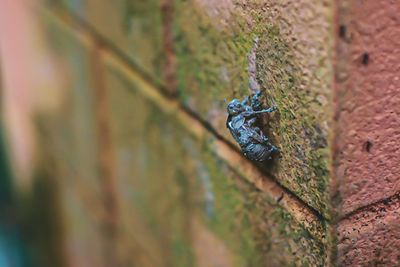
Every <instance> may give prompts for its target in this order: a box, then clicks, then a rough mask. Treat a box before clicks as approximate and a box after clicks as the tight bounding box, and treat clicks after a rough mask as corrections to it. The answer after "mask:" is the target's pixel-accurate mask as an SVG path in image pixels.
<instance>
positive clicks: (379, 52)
mask: <svg viewBox="0 0 400 267" xmlns="http://www.w3.org/2000/svg"><path fill="white" fill-rule="evenodd" d="M345 4H346V2H345V1H343V3H342V6H345ZM399 12H400V4H399V3H398V2H396V1H354V2H351V3H348V7H347V8H345V7H343V8H342V12H341V14H342V18H341V22H340V23H341V24H342V35H343V36H342V38H340V40H339V52H338V57H339V58H340V59H339V60H340V61H339V72H338V77H337V79H338V87H337V90H338V91H337V95H338V96H337V97H338V107H337V109H338V125H339V126H338V127H339V129H338V134H339V135H338V136H337V140H339V141H338V142H337V145H338V147H337V149H338V152H339V153H340V154H339V155H338V173H337V178H338V181H337V182H338V185H339V194H340V198H341V200H342V201H341V204H340V208H339V212H340V213H343V214H346V213H348V212H351V211H353V210H355V209H357V208H359V207H362V206H365V205H369V204H371V203H374V202H376V201H378V200H382V199H385V198H387V197H390V196H392V195H394V194H395V193H396V192H399V190H400V180H399V179H398V178H399V173H400V164H399V162H400V149H399V146H398V144H399V138H400V105H399V103H400V95H399V92H400V74H399V72H400V65H399V63H398V62H399V59H400V58H399V54H400V46H399V44H400V43H399V40H400V30H399V29H400V17H399V15H398V14H399Z"/></svg>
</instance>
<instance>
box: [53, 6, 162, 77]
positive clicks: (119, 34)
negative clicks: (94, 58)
mask: <svg viewBox="0 0 400 267" xmlns="http://www.w3.org/2000/svg"><path fill="white" fill-rule="evenodd" d="M49 2H50V3H52V4H53V5H55V6H61V7H62V8H63V9H65V10H67V11H68V12H69V13H71V14H72V15H73V16H76V17H78V18H80V19H82V20H83V21H84V22H85V23H87V24H88V25H89V27H90V28H92V29H93V30H94V31H95V32H96V33H97V34H100V35H101V38H103V39H104V40H106V41H107V42H108V43H109V44H110V45H111V46H112V47H113V48H116V49H117V51H119V52H121V56H122V57H126V58H127V59H128V60H130V61H131V62H133V65H136V66H138V67H139V69H141V70H142V71H143V72H144V73H146V74H147V75H150V76H151V77H152V78H153V80H154V81H156V82H159V83H161V82H162V81H163V80H164V79H163V75H164V74H163V71H162V70H163V67H164V66H165V64H167V63H166V61H165V60H166V59H165V55H164V42H163V37H162V36H163V26H162V25H163V24H162V9H161V1H160V0H146V1H134V0H117V1H105V0H101V1H99V0H79V1H63V0H50V1H49Z"/></svg>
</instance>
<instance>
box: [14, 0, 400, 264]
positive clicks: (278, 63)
mask: <svg viewBox="0 0 400 267" xmlns="http://www.w3.org/2000/svg"><path fill="white" fill-rule="evenodd" d="M364 2H365V3H366V4H365V3H364ZM336 4H337V6H336ZM21 6H24V9H25V11H26V12H29V13H30V14H31V16H32V18H34V20H33V24H34V25H35V27H33V30H34V32H30V31H29V30H25V32H23V33H25V35H24V36H26V38H27V40H29V41H30V42H31V43H32V46H35V47H40V49H39V50H40V53H38V54H37V55H36V54H35V57H36V58H35V60H34V61H33V63H32V62H31V63H32V65H29V66H30V67H31V68H34V69H35V70H36V72H35V73H44V74H45V75H42V76H40V79H42V80H40V81H41V82H38V83H35V84H34V86H31V87H32V90H31V91H32V92H37V94H38V95H40V97H36V98H34V100H32V101H31V100H29V101H27V102H28V103H30V105H31V106H29V108H30V113H29V115H30V116H29V117H28V116H27V115H25V116H27V117H26V118H25V121H28V122H29V127H28V128H29V129H33V130H34V131H33V133H32V132H27V133H24V134H25V135H26V136H27V137H29V138H32V139H33V140H35V141H34V145H32V147H31V149H33V152H32V153H31V154H32V155H34V157H33V156H32V158H33V162H32V165H33V166H34V168H33V171H32V175H30V176H29V175H28V176H27V177H30V179H31V183H30V184H31V185H32V188H31V190H21V191H20V195H21V196H20V198H21V199H22V200H21V205H22V206H23V207H24V209H25V210H29V209H33V208H37V207H38V206H40V203H43V202H46V203H47V204H48V205H47V206H46V207H45V208H44V209H43V213H41V215H42V216H43V217H44V218H45V219H44V221H45V222H46V223H45V224H44V225H40V221H38V219H37V216H35V214H34V213H32V212H26V214H25V213H24V216H23V217H24V219H23V223H24V225H31V228H29V229H39V230H38V231H36V232H35V234H34V235H32V236H29V242H31V243H32V244H34V243H35V242H40V244H41V246H39V248H38V249H37V250H36V251H35V252H36V253H35V255H37V256H36V259H35V260H36V261H37V262H38V263H39V265H40V266H204V267H208V266H329V265H333V264H338V265H343V266H357V265H360V266H364V265H366V266H370V265H374V264H380V263H385V264H386V265H388V266H395V265H396V264H397V261H398V258H397V255H398V250H396V249H392V248H396V247H397V245H398V244H397V243H398V242H397V239H396V238H395V237H396V236H398V234H399V229H398V226H397V224H396V221H397V220H398V219H399V218H398V203H399V201H398V186H397V184H398V179H397V177H396V175H397V173H396V171H397V170H398V164H396V161H398V157H399V154H398V151H399V150H398V149H397V147H396V141H397V140H396V139H398V135H399V132H398V130H399V127H398V126H399V125H398V124H399V121H398V117H399V116H398V115H399V114H398V112H397V111H398V105H396V101H398V96H397V95H396V92H397V89H398V87H399V79H398V77H397V72H398V70H397V69H398V64H397V62H396V59H397V58H396V55H397V54H398V53H397V52H398V51H397V50H398V47H397V46H398V40H397V39H400V37H398V23H399V20H398V15H397V13H398V12H397V11H399V10H398V8H399V5H398V4H395V3H393V2H390V1H381V2H380V1H376V2H373V1H362V2H361V1H354V2H347V1H338V2H336V3H334V2H332V1H314V0H310V1H305V0H301V1H290V0H286V1H275V0H251V1H241V0H188V1H183V0H149V1H135V0H116V1H99V0H81V1H79V0H78V1H64V0H47V1H44V0H43V1H35V2H34V3H33V2H32V3H30V4H27V3H25V4H24V5H21ZM377 10H379V12H377ZM396 12H397V13H396ZM335 14H336V15H337V18H336V19H337V20H335V19H334V16H335ZM371 21H374V22H376V23H372V24H371ZM336 29H337V32H336ZM33 30H32V31H33ZM23 33H22V34H23ZM28 33H29V34H28ZM335 53H336V54H335ZM44 59H45V60H44ZM43 62H46V63H47V64H43ZM35 64H36V65H35ZM50 69H51V71H49V70H50ZM25 71H26V72H29V68H28V67H26V68H25ZM46 73H47V74H48V75H46ZM51 77H52V79H53V78H54V77H55V78H54V79H56V82H54V81H52V82H51V83H49V82H45V80H46V79H50V78H51ZM31 78H32V80H35V77H31ZM37 79H39V78H37ZM258 89H261V90H262V92H263V95H264V100H265V103H266V104H268V105H269V106H272V105H276V106H277V108H278V111H277V112H275V113H273V114H271V115H270V116H269V117H267V118H266V120H265V131H266V132H268V135H269V137H270V138H271V139H272V142H273V143H274V144H276V145H277V146H278V147H279V150H280V153H279V154H277V155H275V156H274V158H273V160H272V161H271V162H270V163H269V164H253V163H252V162H249V161H248V160H247V159H245V158H244V157H243V156H242V155H241V154H240V153H239V152H238V151H237V145H236V144H235V143H234V140H233V139H232V138H231V136H230V134H229V133H228V131H227V129H226V127H225V120H226V116H227V114H226V111H225V106H226V104H225V103H224V99H227V100H230V99H232V98H241V97H244V96H246V95H248V94H250V93H251V92H254V91H256V90H258ZM30 97H31V98H32V96H31V95H30ZM28 98H29V97H28ZM11 132H12V131H11ZM14 132H15V131H14ZM331 140H332V141H331ZM21 146H22V147H23V144H22V145H21ZM11 150H12V147H11ZM17 167H18V166H17ZM27 184H29V183H27ZM48 192H52V193H51V194H49V193H48ZM29 203H33V204H29ZM46 211H47V212H46ZM35 218H36V219H35ZM48 226H51V227H54V228H51V227H50V228H49V227H48ZM46 234H50V235H51V236H53V238H49V239H46V238H43V237H46ZM333 234H334V235H335V236H333ZM54 237H57V238H54ZM334 242H337V243H334ZM49 249H52V250H51V251H52V253H51V255H53V257H46V253H47V252H48V251H49Z"/></svg>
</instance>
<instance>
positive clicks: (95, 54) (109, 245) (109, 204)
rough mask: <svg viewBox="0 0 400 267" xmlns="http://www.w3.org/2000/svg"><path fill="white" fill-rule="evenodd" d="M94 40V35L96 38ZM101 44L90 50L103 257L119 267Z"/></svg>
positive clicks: (108, 114) (114, 174) (112, 167)
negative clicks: (101, 207)
mask: <svg viewBox="0 0 400 267" xmlns="http://www.w3.org/2000/svg"><path fill="white" fill-rule="evenodd" d="M93 40H94V38H93ZM102 49H103V48H102V45H101V44H100V43H99V42H98V41H97V40H94V42H93V50H92V53H91V62H90V64H91V65H90V67H91V83H92V88H93V91H94V108H95V117H96V126H97V129H96V132H97V133H98V164H99V177H100V181H99V182H100V186H101V189H102V194H103V195H102V201H103V208H104V212H105V218H103V221H102V231H104V234H105V240H104V241H103V242H104V244H105V246H104V249H105V251H104V257H105V263H106V266H116V267H117V266H119V265H118V259H117V251H116V247H117V230H118V229H117V225H118V203H117V188H116V187H117V185H116V171H115V155H114V151H113V145H112V138H111V128H110V111H109V106H108V103H107V91H106V86H105V82H106V80H105V78H104V77H105V70H104V65H103V62H102V60H101V55H102Z"/></svg>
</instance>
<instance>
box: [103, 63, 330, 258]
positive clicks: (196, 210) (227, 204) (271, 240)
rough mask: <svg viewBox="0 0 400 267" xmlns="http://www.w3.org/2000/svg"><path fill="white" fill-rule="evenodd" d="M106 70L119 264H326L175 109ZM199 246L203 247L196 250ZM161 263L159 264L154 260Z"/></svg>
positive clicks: (307, 238)
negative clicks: (190, 131)
mask: <svg viewBox="0 0 400 267" xmlns="http://www.w3.org/2000/svg"><path fill="white" fill-rule="evenodd" d="M107 69H108V70H107V75H106V77H107V87H108V90H107V92H108V95H109V100H110V108H111V110H112V112H111V115H112V120H111V121H112V132H113V134H112V136H113V140H114V141H113V143H114V146H115V152H116V153H115V155H116V166H117V174H118V175H117V181H118V182H117V184H118V192H117V193H118V194H117V195H118V199H119V205H120V219H119V221H120V224H119V227H120V228H119V231H120V235H119V236H120V240H119V242H121V243H119V244H118V246H119V247H120V249H121V250H120V253H121V254H120V256H121V259H122V261H123V263H124V264H127V263H131V264H133V263H137V262H140V263H141V266H163V265H167V266H168V265H171V266H193V265H195V264H196V263H197V264H198V265H199V266H210V265H208V264H212V263H218V264H220V265H221V266H282V265H292V264H293V265H298V266H301V265H323V264H324V262H326V260H327V254H328V251H327V248H326V246H325V245H323V244H322V243H320V242H319V241H317V240H315V239H314V238H313V237H311V235H310V233H308V232H307V231H306V230H305V229H304V228H302V227H301V226H300V225H299V224H298V223H297V222H295V221H294V220H293V218H292V216H291V215H290V214H289V213H288V212H287V211H285V210H284V209H282V208H281V207H280V206H279V205H277V204H276V200H275V199H271V198H269V197H268V195H266V194H265V193H262V192H260V191H258V190H257V189H256V188H254V187H253V186H252V185H250V184H249V183H248V182H246V181H245V180H244V179H242V178H241V177H239V176H238V175H237V174H235V173H234V172H232V171H231V170H230V169H229V168H228V167H227V165H225V164H224V162H223V161H221V160H219V159H218V158H217V157H216V156H215V155H214V154H213V153H212V152H211V151H212V150H211V149H210V148H209V147H208V145H207V144H208V142H207V141H206V140H204V141H205V142H204V141H201V140H199V139H196V138H194V137H193V136H191V135H190V134H188V132H187V130H186V127H190V126H188V125H187V126H185V125H181V124H180V123H178V121H176V117H175V116H176V114H175V111H174V110H170V111H166V110H163V109H162V107H158V106H157V105H154V104H153V103H152V102H149V101H147V99H146V98H145V97H144V96H142V95H140V93H139V90H136V89H135V87H136V86H137V84H136V82H135V81H134V80H130V78H129V77H126V76H125V75H124V74H123V73H122V72H120V71H119V70H118V68H117V69H116V68H115V67H111V66H110V67H108V68H107ZM160 108H161V109H160ZM171 147H174V149H170V148H171ZM138 155H140V157H139V156H138ZM160 173H162V175H160ZM161 222H162V223H161ZM133 225H135V227H133ZM137 229H141V230H140V231H139V232H140V233H138V231H137ZM199 242H201V243H202V244H203V245H205V246H206V247H205V248H201V247H199ZM130 244H131V245H130ZM132 244H135V246H134V245H132ZM214 245H215V247H216V249H215V251H213V252H212V253H213V254H214V253H215V254H214V255H215V257H216V256H218V257H220V258H218V259H216V258H215V257H210V255H207V256H206V255H205V253H207V246H214ZM144 252H145V253H144ZM135 255H138V257H136V256H135ZM139 255H147V257H143V258H141V257H139ZM277 255H279V256H277ZM199 257H200V258H199ZM161 258H162V259H163V263H157V260H159V259H161ZM205 258H210V259H205ZM213 258H214V261H213ZM146 261H148V262H147V263H146ZM205 261H206V262H205ZM215 261H217V262H215ZM146 264H147V265H146Z"/></svg>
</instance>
